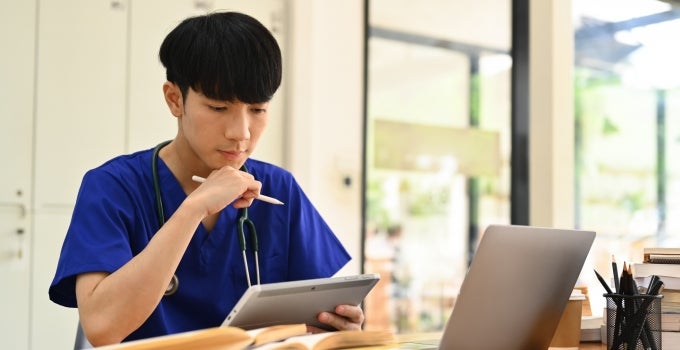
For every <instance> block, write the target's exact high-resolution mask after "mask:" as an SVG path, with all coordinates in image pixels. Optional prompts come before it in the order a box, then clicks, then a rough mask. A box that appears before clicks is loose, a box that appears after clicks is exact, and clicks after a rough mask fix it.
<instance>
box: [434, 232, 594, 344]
mask: <svg viewBox="0 0 680 350" xmlns="http://www.w3.org/2000/svg"><path fill="white" fill-rule="evenodd" d="M594 239H595V233H594V232H590V231H580V230H561V229H549V228H537V227H528V226H500V225H492V226H489V227H488V228H487V229H486V231H485V233H484V235H483V237H482V240H481V242H480V244H479V247H478V249H477V253H476V254H475V257H474V259H473V261H472V264H471V265H470V269H469V270H468V273H467V275H466V276H465V280H464V281H463V284H462V286H461V289H460V293H459V295H458V298H457V300H456V304H455V306H454V308H453V311H452V313H451V317H450V319H449V321H448V323H447V325H446V328H445V329H444V333H443V334H442V338H441V340H440V342H439V344H438V347H439V349H446V350H451V349H454V350H455V349H463V350H474V349H484V350H488V349H504V350H526V349H532V350H540V349H548V347H549V345H550V341H551V340H552V336H553V333H554V332H555V329H556V328H557V324H558V323H559V320H560V317H561V315H562V311H563V310H564V307H565V306H566V304H567V301H568V300H569V296H570V295H571V292H572V290H573V288H574V286H575V284H576V280H577V278H578V276H579V274H580V272H581V269H582V268H583V264H584V262H585V259H586V257H587V255H588V252H589V251H590V247H591V245H592V243H593V240H594Z"/></svg>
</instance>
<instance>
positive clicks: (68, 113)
mask: <svg viewBox="0 0 680 350" xmlns="http://www.w3.org/2000/svg"><path fill="white" fill-rule="evenodd" d="M39 7H40V8H39V11H38V24H39V25H38V28H39V29H38V36H37V38H38V42H37V48H38V49H37V52H38V55H37V65H36V67H37V80H36V90H35V91H36V93H35V98H36V104H35V105H36V111H35V113H36V114H35V115H36V117H35V140H34V142H35V173H34V191H35V192H34V198H35V202H34V227H33V229H34V231H33V233H34V237H33V238H34V241H33V259H32V266H33V273H32V280H31V293H30V295H31V296H32V298H31V299H32V307H31V310H30V318H31V322H30V331H31V348H32V349H48V348H61V349H63V348H68V347H72V346H73V342H74V338H75V334H76V333H75V330H76V324H77V320H78V317H77V311H76V310H75V309H69V308H64V307H62V306H59V305H56V304H54V303H52V302H51V301H50V300H49V299H48V297H47V290H48V288H49V285H50V282H51V281H52V277H53V276H54V271H55V266H56V264H57V261H58V259H59V253H60V250H61V244H62V241H63V239H64V235H65V233H66V229H67V227H68V222H69V219H70V217H71V212H72V210H73V204H74V202H75V198H76V194H77V191H78V188H79V186H80V180H81V179H82V176H83V174H84V173H85V171H87V169H90V168H93V167H95V166H97V165H99V164H101V163H102V162H104V161H105V160H107V159H108V158H110V157H112V156H114V155H117V154H120V153H123V152H124V150H125V133H126V126H127V125H126V116H125V114H126V105H125V101H126V82H127V81H126V73H127V71H126V69H127V68H126V59H127V53H126V52H127V20H128V18H127V17H128V14H127V5H126V3H125V2H122V1H111V0H60V1H42V2H40V5H39Z"/></svg>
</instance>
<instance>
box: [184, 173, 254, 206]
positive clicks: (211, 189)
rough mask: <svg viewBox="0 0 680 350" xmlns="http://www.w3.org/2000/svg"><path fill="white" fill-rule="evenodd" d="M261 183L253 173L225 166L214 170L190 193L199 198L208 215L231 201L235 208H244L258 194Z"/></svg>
mask: <svg viewBox="0 0 680 350" xmlns="http://www.w3.org/2000/svg"><path fill="white" fill-rule="evenodd" d="M261 188H262V183H260V182H259V181H257V180H255V178H254V177H253V175H251V174H248V173H246V172H244V171H240V170H237V169H234V168H232V167H229V166H225V167H223V168H221V169H217V170H214V171H213V172H212V173H210V175H209V176H208V177H207V178H206V179H205V180H204V181H203V183H202V184H201V185H200V186H199V187H198V188H197V189H196V190H194V191H193V192H192V193H191V196H192V198H195V199H199V202H200V203H203V204H202V206H205V208H206V212H207V214H208V215H210V214H213V213H216V212H218V211H220V210H222V209H223V208H224V207H226V206H227V205H229V204H230V203H233V205H234V207H236V208H245V207H248V206H250V205H251V204H252V203H253V200H254V199H255V197H257V196H258V195H259V194H260V189H261Z"/></svg>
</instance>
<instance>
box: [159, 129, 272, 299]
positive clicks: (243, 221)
mask: <svg viewBox="0 0 680 350" xmlns="http://www.w3.org/2000/svg"><path fill="white" fill-rule="evenodd" d="M168 143H170V141H164V142H161V143H159V144H158V145H157V146H156V147H155V148H154V151H153V155H152V157H151V177H152V179H153V187H154V194H155V197H156V198H155V199H156V214H157V215H158V222H159V223H160V227H162V226H163V225H164V224H165V214H164V210H163V200H162V198H161V189H160V179H159V176H158V153H159V152H160V150H161V148H163V147H165V146H166V145H167V144H168ZM241 170H242V171H245V172H246V173H247V172H248V168H247V167H246V165H245V164H243V166H242V167H241ZM244 226H248V230H249V231H250V237H251V240H252V242H251V244H252V246H253V254H254V257H255V276H256V278H257V284H260V257H259V254H258V251H259V245H258V242H257V231H256V229H255V223H254V222H253V221H252V220H250V219H249V218H248V208H241V209H239V219H238V230H237V231H238V240H239V245H240V247H241V253H242V256H243V265H244V268H245V273H246V280H247V282H248V287H249V288H250V287H251V286H252V283H251V280H250V269H249V268H248V258H247V256H246V250H247V249H246V234H245V230H244ZM160 227H159V229H160ZM177 289H179V278H178V277H177V273H175V274H173V275H172V279H171V280H170V283H169V284H168V287H167V288H166V290H165V293H164V295H165V296H170V295H173V294H175V293H176V292H177Z"/></svg>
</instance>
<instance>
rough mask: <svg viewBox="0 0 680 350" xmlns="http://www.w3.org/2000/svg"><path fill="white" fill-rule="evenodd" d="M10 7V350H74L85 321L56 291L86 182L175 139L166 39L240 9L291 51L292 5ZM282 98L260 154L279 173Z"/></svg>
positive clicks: (163, 1) (1, 109)
mask: <svg viewBox="0 0 680 350" xmlns="http://www.w3.org/2000/svg"><path fill="white" fill-rule="evenodd" d="M1 1H3V5H4V6H3V11H0V45H2V47H3V48H9V49H8V50H7V53H10V51H11V54H5V55H2V57H0V118H2V119H1V120H0V121H1V122H2V124H1V125H2V127H0V159H1V160H2V162H3V164H5V166H3V170H2V181H0V280H2V281H3V282H2V285H3V287H2V288H0V300H2V301H3V313H2V314H1V315H0V348H2V349H47V348H51V349H52V348H53V349H68V348H72V347H73V344H74V339H75V332H76V324H77V320H78V315H77V310H75V309H69V308H64V307H62V306H59V305H56V304H54V303H52V302H51V301H50V300H49V299H48V295H47V291H48V287H49V284H50V282H51V281H52V277H53V275H54V271H55V268H56V264H57V261H58V257H59V253H60V250H61V244H62V242H63V239H64V235H65V233H66V230H67V227H68V223H69V221H70V217H71V212H72V210H73V205H74V202H75V199H76V195H77V191H78V188H79V186H80V181H81V179H82V176H83V174H84V173H85V172H86V171H87V170H88V169H90V168H93V167H96V166H98V165H99V164H101V163H103V162H104V161H106V160H108V159H110V158H111V157H113V156H116V155H119V154H123V153H127V152H132V151H136V150H139V149H144V148H150V147H153V146H155V145H156V143H158V142H160V141H162V140H166V139H171V138H173V137H174V136H175V132H176V119H175V118H174V117H173V116H172V115H171V114H170V113H169V111H168V109H167V107H166V105H165V102H164V100H163V95H162V84H163V82H164V81H165V76H164V70H163V68H162V66H161V64H160V62H159V59H158V49H159V47H160V44H161V41H162V39H163V38H164V37H165V35H166V34H167V33H168V31H169V30H171V29H172V28H173V27H174V26H175V25H176V24H177V23H179V21H181V20H182V19H184V18H185V17H187V16H189V15H196V14H201V13H205V12H207V11H212V10H218V9H229V10H237V11H243V12H246V13H249V14H251V15H253V16H254V17H256V18H258V19H260V20H261V21H262V22H263V23H264V24H265V25H268V26H269V27H270V28H272V30H273V31H274V34H275V36H276V37H277V39H279V40H280V43H281V46H282V49H284V46H285V45H284V37H283V34H284V28H285V26H284V25H283V23H284V22H285V21H284V18H285V16H286V11H285V7H284V6H285V2H283V1H279V0H267V1H258V2H244V1H234V0H232V1H219V0H217V1H193V0H172V1H167V0H61V1H55V0H46V1H40V2H39V3H38V2H37V0H30V1H26V0H24V1H18V2H10V1H8V0H1ZM5 3H7V4H5ZM9 3H11V5H10V4H9ZM284 52H285V49H284ZM283 96H284V92H283V88H282V89H281V90H279V92H278V93H277V97H276V98H275V100H274V101H272V104H271V107H270V114H271V117H270V125H269V127H268V130H267V135H266V137H265V139H264V140H263V141H262V142H261V143H260V145H259V149H258V151H257V157H258V158H260V159H263V160H267V161H270V162H273V163H275V164H279V165H285V164H284V157H283V154H284V147H283V145H284V139H283V135H284V131H285V130H284V125H285V120H284V118H285V116H284V110H285V109H284V107H283V101H284V98H283ZM5 305H6V306H5Z"/></svg>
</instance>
